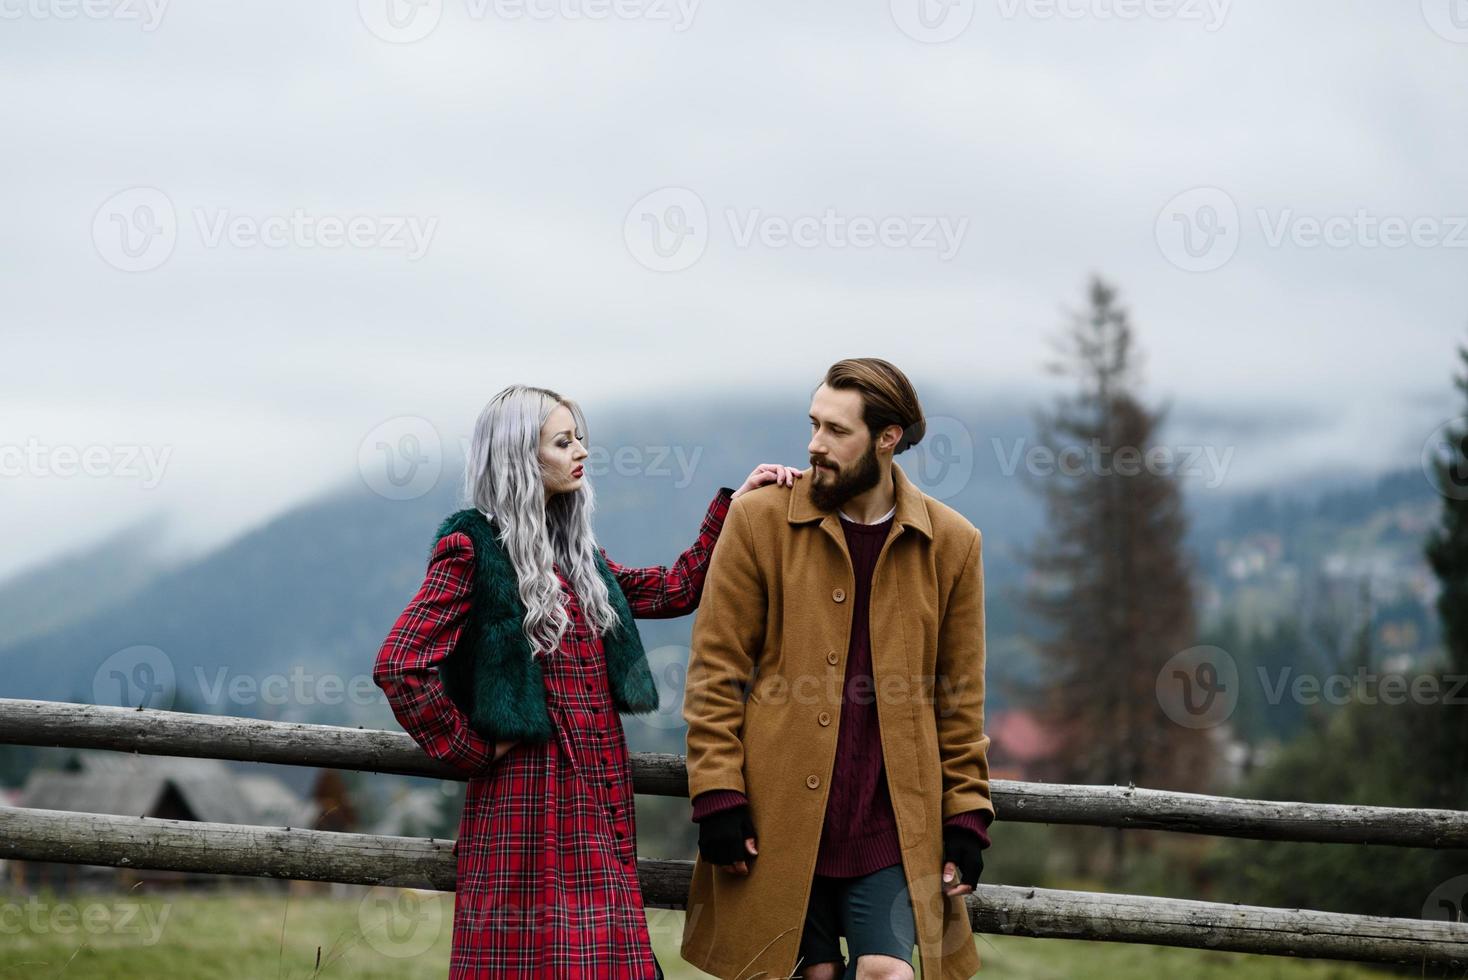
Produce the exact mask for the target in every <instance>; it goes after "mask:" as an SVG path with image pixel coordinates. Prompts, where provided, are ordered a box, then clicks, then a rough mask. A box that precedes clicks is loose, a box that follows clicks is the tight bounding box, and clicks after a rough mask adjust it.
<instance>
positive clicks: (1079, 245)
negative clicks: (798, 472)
mask: <svg viewBox="0 0 1468 980" xmlns="http://www.w3.org/2000/svg"><path fill="white" fill-rule="evenodd" d="M0 19H4V20H5V23H4V24H3V25H0V75H3V82H4V91H5V93H6V97H5V98H4V99H3V100H0V133H3V136H0V140H3V143H4V149H5V152H4V153H3V154H0V173H3V176H4V180H3V187H4V190H0V196H3V201H4V208H3V214H4V215H5V218H6V234H5V235H3V236H0V249H3V250H4V256H3V259H4V261H3V263H0V282H3V289H0V297H3V303H4V308H3V318H0V330H3V345H4V346H3V355H4V357H3V362H4V365H5V372H4V374H5V377H4V383H3V385H0V466H3V476H0V493H3V494H4V497H3V499H4V501H5V506H4V507H3V508H0V534H3V536H4V539H5V541H6V548H5V549H4V554H3V555H0V575H3V574H5V573H6V572H11V571H14V570H16V569H19V568H23V567H24V566H25V565H26V564H27V563H30V562H33V561H35V560H38V559H39V558H41V557H43V556H45V555H47V554H50V553H53V552H55V551H56V550H57V549H64V548H68V547H74V546H76V545H78V544H80V543H82V542H84V541H85V540H87V539H88V537H90V536H92V535H96V534H100V533H105V532H106V531H108V530H110V529H113V528H116V527H119V526H121V525H123V524H125V523H126V522H128V521H130V520H132V519H135V518H136V517H138V516H140V515H142V514H144V513H148V512H152V511H157V510H163V511H166V512H169V513H174V514H177V515H178V517H179V519H180V524H179V527H180V528H182V529H183V531H182V532H181V533H184V534H186V536H192V537H193V538H194V539H197V538H198V536H199V535H205V534H207V535H213V536H216V537H217V536H219V535H222V534H226V533H231V532H233V531H236V530H239V529H241V528H244V527H247V526H249V525H251V524H253V523H256V522H258V521H259V520H261V519H263V518H265V517H267V516H269V515H270V514H273V513H275V512H277V511H279V510H280V509H281V508H283V507H286V506H288V505H290V504H291V503H293V502H295V501H298V500H300V499H303V498H305V497H308V496H310V495H312V494H314V493H317V492H319V491H320V490H321V489H322V488H324V487H326V486H328V485H331V484H333V483H335V482H337V481H339V480H340V479H341V478H342V477H343V476H344V475H348V474H350V473H351V472H352V471H353V469H354V467H356V465H357V460H358V457H359V453H360V452H361V451H362V447H363V446H364V445H366V444H369V443H371V441H372V440H373V439H374V438H376V436H374V433H375V432H378V430H379V427H380V426H382V425H384V424H389V425H390V426H392V425H396V426H399V428H401V426H402V425H403V424H404V423H401V422H393V421H392V420H399V419H402V418H405V417H406V418H410V419H424V420H430V422H431V424H432V425H436V426H438V427H440V428H441V429H442V430H443V431H445V432H451V433H457V432H461V431H466V430H467V428H468V426H469V424H470V423H471V422H472V417H473V415H474V414H475V412H477V410H478V408H479V407H480V406H481V405H482V404H483V402H484V401H485V400H486V399H487V398H488V397H489V395H491V394H492V393H493V392H494V391H496V390H498V389H499V388H500V387H502V386H503V385H505V384H508V383H511V382H516V381H519V382H527V383H537V384H545V385H549V386H551V387H555V388H558V389H560V390H562V391H565V392H567V393H569V394H573V395H574V396H576V397H578V398H580V399H581V400H582V401H583V402H584V403H587V404H588V405H610V404H612V403H614V402H641V403H645V404H656V405H665V406H666V410H667V411H670V412H677V411H679V407H680V406H681V405H684V404H687V403H688V402H689V401H690V400H697V399H701V398H704V397H707V396H708V395H709V394H710V393H711V392H714V391H722V392H725V393H733V394H738V393H739V392H747V393H749V394H751V395H754V394H757V393H763V392H768V391H788V390H789V389H790V388H791V387H792V386H793V387H795V388H796V389H798V390H799V391H800V392H802V393H804V392H807V391H808V390H809V388H810V387H811V385H812V384H813V383H814V380H815V379H817V378H818V377H819V375H820V372H821V371H822V370H824V368H825V366H826V365H828V364H829V363H830V362H831V361H833V360H835V359H837V358H839V357H843V356H850V355H857V354H874V355H880V356H884V357H888V358H889V359H891V360H893V361H895V362H897V363H898V364H900V365H901V366H903V367H904V368H905V369H906V370H908V371H909V373H910V374H912V375H913V376H914V378H915V379H920V380H922V381H924V382H928V383H934V384H937V383H944V384H947V385H950V386H953V387H955V388H959V389H967V390H972V391H973V392H974V393H975V394H980V393H983V394H988V395H991V396H992V395H994V394H996V393H1002V392H1010V391H1013V392H1016V393H1023V392H1027V391H1038V390H1041V389H1042V386H1043V385H1044V384H1045V381H1044V378H1043V374H1042V370H1041V365H1042V363H1043V360H1044V357H1045V353H1046V349H1047V348H1046V338H1047V336H1049V335H1051V334H1052V333H1053V332H1054V330H1055V329H1056V327H1057V326H1059V325H1060V324H1061V323H1062V322H1063V316H1064V311H1065V310H1066V309H1070V308H1074V307H1075V306H1077V305H1078V304H1079V303H1080V302H1081V301H1082V299H1083V295H1084V285H1085V281H1086V279H1087V277H1088V276H1089V275H1090V274H1092V273H1100V274H1102V275H1104V276H1106V277H1107V278H1109V279H1110V280H1111V281H1113V282H1114V283H1116V284H1117V285H1118V286H1119V287H1120V288H1121V290H1122V296H1123V299H1124V301H1125V302H1126V303H1127V304H1128V305H1129V307H1130V309H1131V311H1132V314H1133V317H1134V321H1135V324H1136V326H1137V329H1138V333H1139V339H1140V341H1141V343H1142V345H1143V346H1144V347H1145V349H1146V362H1145V367H1146V375H1145V377H1146V391H1147V392H1148V393H1149V394H1150V395H1152V396H1154V397H1157V398H1172V399H1173V400H1174V401H1176V402H1177V403H1179V404H1186V405H1187V406H1189V407H1190V408H1191V409H1193V410H1195V411H1198V412H1202V413H1210V414H1211V415H1212V416H1213V417H1216V418H1219V419H1238V420H1239V421H1240V422H1241V424H1247V425H1248V426H1250V427H1251V431H1253V432H1255V433H1256V434H1257V436H1258V439H1259V444H1260V449H1259V452H1258V453H1257V454H1256V455H1255V457H1254V459H1255V462H1254V463H1253V464H1252V468H1251V467H1250V465H1248V464H1244V465H1243V468H1242V470H1241V472H1242V473H1243V474H1244V475H1245V477H1246V478H1247V479H1252V480H1255V481H1261V480H1264V479H1267V478H1270V477H1274V476H1280V475H1288V474H1287V473H1285V472H1284V470H1285V469H1287V468H1288V467H1290V466H1300V467H1307V466H1309V467H1314V466H1320V465H1323V464H1324V463H1326V462H1327V461H1329V460H1331V459H1333V458H1339V457H1340V456H1342V455H1344V454H1349V455H1350V456H1352V457H1355V458H1359V459H1363V460H1367V461H1370V462H1371V463H1372V464H1374V465H1380V466H1389V465H1410V464H1411V463H1412V462H1413V461H1414V460H1415V459H1416V458H1417V456H1418V455H1419V453H1420V450H1421V447H1422V445H1423V442H1424V440H1425V439H1427V438H1428V437H1429V435H1430V433H1431V432H1432V431H1433V429H1434V428H1435V427H1437V426H1438V425H1439V424H1440V423H1442V422H1443V421H1445V420H1446V419H1447V418H1448V417H1449V416H1451V415H1454V414H1457V413H1458V411H1459V409H1458V406H1457V405H1456V404H1455V402H1454V401H1453V400H1452V398H1451V389H1450V387H1449V384H1450V375H1451V372H1452V370H1453V348H1454V345H1455V344H1456V343H1458V342H1459V341H1460V340H1461V339H1462V338H1463V337H1464V336H1468V330H1465V327H1468V275H1465V272H1468V217H1465V216H1468V127H1465V126H1464V125H1463V109H1462V102H1463V92H1464V91H1468V0H1425V2H1419V0H1402V2H1399V3H1393V4H1387V3H1380V2H1376V3H1367V2H1361V0H1356V2H1351V0H1331V2H1326V0H1296V2H1291V3H1275V2H1264V0H1251V2H1242V0H1240V2H1234V3H1230V2H1227V0H996V2H993V3H983V4H975V3H972V2H970V0H890V2H888V0H872V2H867V3H860V4H835V3H826V4H815V5H799V4H795V5H791V4H788V3H760V2H753V3H751V2H745V3H740V4H728V3H716V2H700V0H615V2H613V0H417V2H410V0H361V2H360V3H358V2H352V0H337V2H332V3H300V2H298V0H296V2H287V0H251V2H249V3H235V4H224V3H215V2H204V0H195V2H187V0H177V2H166V0H87V2H86V4H85V5H83V4H82V3H81V0H0ZM1016 397H1022V395H1021V394H1016ZM1272 418H1280V419H1286V418H1288V419H1296V420H1298V419H1301V418H1306V419H1310V420H1312V421H1311V422H1310V424H1309V425H1308V426H1307V427H1306V428H1305V429H1304V430H1301V429H1299V428H1298V427H1296V428H1294V429H1292V430H1291V432H1290V433H1288V434H1286V433H1283V432H1281V433H1278V434H1277V435H1278V439H1277V441H1276V442H1275V443H1273V444H1272V446H1271V444H1270V439H1271V438H1272V437H1273V436H1274V435H1276V434H1275V433H1272V432H1271V428H1270V424H1269V420H1270V419H1272ZM975 424H976V425H977V426H978V427H979V428H982V420H977V421H976V422H975ZM390 434H391V435H392V436H393V438H395V439H399V440H400V439H401V437H402V436H403V432H401V431H399V430H397V429H394V430H392V431H391V432H390ZM73 457H74V458H73Z"/></svg>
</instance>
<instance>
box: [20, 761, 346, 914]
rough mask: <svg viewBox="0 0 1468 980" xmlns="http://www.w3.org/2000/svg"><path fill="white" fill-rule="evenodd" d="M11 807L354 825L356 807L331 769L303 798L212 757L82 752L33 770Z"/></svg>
mask: <svg viewBox="0 0 1468 980" xmlns="http://www.w3.org/2000/svg"><path fill="white" fill-rule="evenodd" d="M7 802H9V803H10V804H11V805H14V806H21V807H32V808H38V809H46V810H66V811H70V812H74V813H105V814H114V815H118V816H131V817H150V818H155V819H160V820H201V821H210V822H216V823H232V824H254V825H258V826H267V827H299V828H307V829H313V830H333V831H352V830H357V829H358V828H357V826H356V824H357V816H356V807H355V806H354V805H353V802H352V800H351V799H349V798H348V793H347V789H346V784H345V782H344V780H343V779H342V776H341V774H340V773H338V772H336V771H335V770H320V771H318V772H317V773H316V774H315V775H314V777H312V779H311V782H310V784H309V789H308V791H307V792H306V793H305V794H304V795H303V794H301V793H298V792H297V791H296V790H294V789H292V788H291V787H290V786H288V785H286V783H285V782H284V781H283V780H281V779H279V778H277V777H276V776H274V775H271V774H269V773H267V772H262V771H251V770H250V769H248V768H240V767H232V766H230V765H229V764H227V763H225V762H222V761H220V760H218V759H189V758H174V757H164V756H146V755H134V754H129V753H124V752H104V751H91V750H85V751H80V752H78V753H76V755H75V757H74V762H73V763H72V765H71V766H70V767H68V768H67V769H64V770H54V769H53V770H35V771H33V772H32V773H31V774H30V775H29V777H28V778H27V780H26V782H25V784H24V786H22V787H21V789H20V790H19V791H18V792H16V793H15V794H14V795H13V797H12V798H11V799H10V800H8V801H7ZM4 879H5V880H6V881H7V882H8V883H9V884H10V885H11V886H12V887H14V888H18V889H27V890H29V889H33V888H36V887H41V886H46V885H49V886H52V887H57V888H74V887H76V886H78V885H84V884H94V885H97V886H100V887H119V886H121V887H127V886H129V885H131V884H132V883H134V882H137V881H140V880H147V881H150V882H152V883H162V882H171V883H184V882H187V883H188V884H189V885H190V886H194V885H199V884H208V883H211V882H212V883H219V882H221V881H224V880H225V879H224V878H222V877H221V876H217V875H195V874H186V873H181V872H161V871H148V872H142V871H136V870H132V869H126V868H106V867H93V866H88V865H67V864H53V863H48V862H32V861H9V862H6V863H5V870H4Z"/></svg>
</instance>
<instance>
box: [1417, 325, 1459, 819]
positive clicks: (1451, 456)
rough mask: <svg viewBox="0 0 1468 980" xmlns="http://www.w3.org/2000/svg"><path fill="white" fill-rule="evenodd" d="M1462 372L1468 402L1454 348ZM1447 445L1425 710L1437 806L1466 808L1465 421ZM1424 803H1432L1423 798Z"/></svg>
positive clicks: (1434, 553) (1439, 465) (1433, 556)
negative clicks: (1437, 698)
mask: <svg viewBox="0 0 1468 980" xmlns="http://www.w3.org/2000/svg"><path fill="white" fill-rule="evenodd" d="M1458 360H1459V361H1460V362H1461V364H1462V366H1463V369H1464V370H1463V373H1462V374H1459V375H1457V376H1456V377H1455V378H1454V379H1453V386H1454V387H1455V388H1457V389H1458V391H1459V392H1461V393H1462V394H1463V396H1464V398H1465V401H1468V348H1465V347H1463V346H1461V345H1460V346H1459V347H1458ZM1448 431H1449V438H1448V440H1447V446H1446V450H1445V451H1444V452H1441V453H1439V454H1438V456H1437V457H1436V458H1435V459H1434V460H1433V476H1434V479H1435V482H1436V486H1437V489H1438V492H1439V493H1440V494H1441V495H1442V512H1441V515H1440V524H1439V525H1438V527H1436V528H1434V529H1433V530H1432V532H1431V533H1430V534H1429V535H1428V539H1427V546H1426V549H1425V550H1426V554H1427V561H1428V564H1430V565H1431V566H1432V570H1433V573H1434V574H1436V575H1437V578H1438V581H1439V582H1440V583H1441V585H1442V591H1441V592H1440V593H1439V594H1438V597H1437V613H1438V617H1439V619H1440V620H1441V621H1442V630H1443V647H1444V649H1445V653H1446V656H1445V663H1444V665H1443V669H1442V671H1441V672H1440V674H1439V681H1440V683H1439V686H1438V690H1439V691H1440V692H1442V696H1443V700H1442V701H1441V702H1438V703H1436V704H1434V705H1433V706H1432V710H1431V711H1430V712H1429V713H1428V714H1429V715H1430V716H1431V717H1432V718H1433V719H1434V720H1435V723H1434V724H1433V725H1432V727H1433V729H1434V731H1433V733H1432V738H1433V741H1434V742H1436V743H1437V745H1438V748H1437V751H1436V753H1435V755H1436V757H1437V758H1438V759H1440V760H1441V761H1442V767H1441V768H1442V770H1443V771H1442V782H1441V783H1440V786H1439V799H1438V800H1437V801H1436V803H1437V805H1439V806H1447V807H1452V808H1455V809H1461V808H1464V807H1468V705H1465V704H1463V703H1462V699H1463V698H1464V697H1468V687H1463V686H1462V678H1463V677H1464V676H1465V675H1468V425H1465V424H1464V420H1463V419H1459V420H1458V421H1457V422H1456V423H1455V424H1453V425H1451V426H1450V427H1449V430H1448ZM1424 805H1431V804H1428V803H1424Z"/></svg>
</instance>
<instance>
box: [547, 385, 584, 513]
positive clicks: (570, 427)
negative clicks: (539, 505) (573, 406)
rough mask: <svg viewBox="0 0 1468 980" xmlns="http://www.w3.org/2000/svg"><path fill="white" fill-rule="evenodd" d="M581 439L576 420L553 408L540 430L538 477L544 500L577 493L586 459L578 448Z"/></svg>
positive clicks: (563, 409) (567, 411)
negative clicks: (542, 488) (557, 495)
mask: <svg viewBox="0 0 1468 980" xmlns="http://www.w3.org/2000/svg"><path fill="white" fill-rule="evenodd" d="M585 437H586V434H585V433H584V432H578V431H576V419H575V418H574V417H573V416H572V415H571V410H570V409H569V408H567V407H566V406H565V405H557V406H556V407H555V408H554V409H552V410H551V413H550V415H549V416H547V417H546V420H545V424H544V425H542V426H541V427H540V473H541V478H542V479H543V480H544V481H545V495H546V498H547V499H549V498H550V497H551V495H553V494H557V493H571V492H573V491H575V490H579V489H581V482H582V481H583V480H584V479H586V467H585V460H586V457H587V455H588V453H587V452H586V447H585V446H584V445H582V440H583V439H585Z"/></svg>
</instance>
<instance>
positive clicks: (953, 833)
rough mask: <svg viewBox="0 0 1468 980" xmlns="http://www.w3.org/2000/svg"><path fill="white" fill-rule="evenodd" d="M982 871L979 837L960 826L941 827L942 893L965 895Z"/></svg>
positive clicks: (982, 860) (982, 851) (981, 847)
mask: <svg viewBox="0 0 1468 980" xmlns="http://www.w3.org/2000/svg"><path fill="white" fill-rule="evenodd" d="M983 873H984V849H983V846H982V845H981V844H980V843H979V838H978V837H977V836H976V835H974V834H972V833H970V832H969V831H967V830H964V829H963V828H962V827H944V828H943V894H945V895H967V894H969V893H970V892H972V891H973V890H974V886H975V885H977V884H978V883H979V875H981V874H983Z"/></svg>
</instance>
